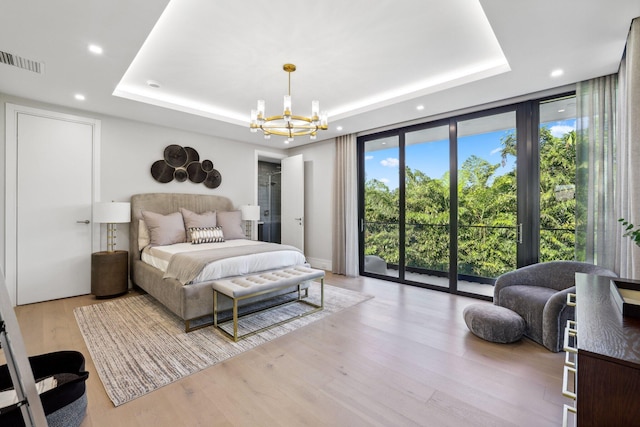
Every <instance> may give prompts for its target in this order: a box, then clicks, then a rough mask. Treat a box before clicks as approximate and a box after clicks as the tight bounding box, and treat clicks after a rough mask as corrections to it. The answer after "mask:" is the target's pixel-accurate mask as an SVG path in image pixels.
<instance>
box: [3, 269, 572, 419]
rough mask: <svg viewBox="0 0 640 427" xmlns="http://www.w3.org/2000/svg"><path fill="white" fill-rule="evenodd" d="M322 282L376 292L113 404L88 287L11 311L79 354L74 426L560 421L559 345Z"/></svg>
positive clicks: (406, 289)
mask: <svg viewBox="0 0 640 427" xmlns="http://www.w3.org/2000/svg"><path fill="white" fill-rule="evenodd" d="M325 282H326V283H327V284H331V285H334V286H340V287H343V288H346V289H351V290H356V291H360V292H364V293H367V294H370V295H373V296H374V298H373V299H371V300H368V301H366V302H364V303H361V304H359V305H357V306H355V307H351V308H349V309H347V310H344V311H342V312H339V313H336V314H334V315H331V316H329V317H326V318H324V319H321V320H319V321H317V322H315V323H312V324H311V325H308V326H306V327H304V328H301V329H298V330H296V331H294V332H292V333H290V334H287V335H285V336H282V337H280V338H277V339H275V340H273V341H271V342H268V343H266V344H263V345H261V346H258V347H256V348H254V349H252V350H250V351H248V352H245V353H242V354H240V355H238V356H236V357H234V358H232V359H229V360H227V361H225V362H223V363H220V364H218V365H216V366H213V367H211V368H207V369H205V370H203V371H201V372H198V373H196V374H193V375H191V376H189V377H187V378H183V379H182V380H179V381H176V382H175V383H172V384H169V385H167V386H165V387H162V388H161V389H159V390H157V391H155V392H152V393H150V394H148V395H146V396H143V397H141V398H138V399H135V400H133V401H131V402H128V403H126V404H124V405H121V406H119V407H117V408H115V407H113V404H112V403H111V401H110V400H109V398H108V397H107V395H106V393H105V391H104V388H103V386H102V383H101V382H100V379H99V378H98V375H97V373H96V370H95V366H94V364H93V361H92V360H91V357H90V355H89V353H88V350H87V347H86V345H85V343H84V340H83V338H82V335H81V333H80V331H79V329H78V326H77V324H76V322H75V317H74V315H73V309H74V308H75V307H78V306H83V305H88V304H96V303H101V302H102V301H99V300H96V299H95V298H94V297H93V296H90V295H86V296H80V297H75V298H68V299H63V300H57V301H48V302H44V303H37V304H30V305H26V306H20V307H16V314H17V317H18V321H19V324H20V328H21V331H22V334H23V337H24V340H25V345H26V347H27V352H28V353H29V354H40V353H45V352H50V351H56V350H63V349H64V350H78V351H81V352H82V353H83V354H84V355H85V358H86V359H87V363H86V366H87V370H88V371H89V372H90V377H89V380H88V381H87V394H88V400H89V408H88V414H87V417H86V418H85V421H84V422H83V424H82V426H83V427H102V426H113V425H118V426H153V427H164V426H176V425H180V426H183V425H184V426H273V425H281V426H298V425H313V426H316V425H318V426H320V425H327V426H329V425H332V426H333V425H349V426H376V425H380V426H388V425H403V426H404V425H407V426H410V425H429V426H459V425H462V424H461V423H463V424H464V425H471V426H473V425H476V426H484V425H492V423H493V425H505V426H506V425H518V426H554V425H559V424H560V422H561V419H562V405H563V404H564V403H568V402H569V401H568V400H567V399H565V398H563V397H562V395H561V391H560V389H561V383H562V364H563V361H564V359H563V355H562V354H555V353H550V352H548V351H547V350H546V349H544V348H543V347H541V346H539V345H537V344H535V343H533V342H531V341H528V340H523V341H520V342H518V343H514V344H508V345H501V344H493V343H488V342H486V341H483V340H481V339H479V338H477V337H475V336H474V335H472V334H471V333H470V332H469V331H468V329H467V328H466V325H465V324H464V320H463V318H462V311H463V310H464V307H466V306H468V305H469V304H473V303H477V302H478V301H477V300H474V299H471V298H467V297H461V296H454V295H449V294H445V293H442V292H437V291H431V290H426V289H421V288H417V287H411V286H406V285H400V284H397V283H391V282H385V281H380V280H376V279H372V278H363V277H359V278H348V277H345V276H338V275H333V274H330V273H327V277H326V281H325ZM137 294H139V293H138V292H137V291H132V292H130V293H129V294H128V295H125V296H122V297H120V298H126V297H129V296H132V295H137ZM0 357H1V356H0Z"/></svg>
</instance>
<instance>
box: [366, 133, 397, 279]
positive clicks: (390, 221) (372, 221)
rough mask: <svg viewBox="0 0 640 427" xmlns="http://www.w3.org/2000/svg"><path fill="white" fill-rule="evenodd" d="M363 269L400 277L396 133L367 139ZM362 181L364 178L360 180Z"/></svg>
mask: <svg viewBox="0 0 640 427" xmlns="http://www.w3.org/2000/svg"><path fill="white" fill-rule="evenodd" d="M363 160H364V190H363V191H364V203H363V204H364V209H363V215H362V216H361V233H362V236H363V237H362V238H363V239H364V245H363V248H364V259H363V262H364V271H365V272H367V273H371V274H378V275H383V276H391V277H399V269H398V264H399V260H400V226H399V224H400V222H399V221H400V219H399V218H400V205H399V203H400V198H399V186H398V183H399V164H400V150H399V138H398V136H397V135H394V136H389V137H385V136H382V137H380V138H376V139H372V140H368V141H365V142H364V159H363ZM361 182H362V180H361Z"/></svg>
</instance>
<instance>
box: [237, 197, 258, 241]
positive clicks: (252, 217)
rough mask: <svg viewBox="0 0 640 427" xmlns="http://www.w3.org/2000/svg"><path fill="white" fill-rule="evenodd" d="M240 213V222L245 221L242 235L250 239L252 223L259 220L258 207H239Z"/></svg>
mask: <svg viewBox="0 0 640 427" xmlns="http://www.w3.org/2000/svg"><path fill="white" fill-rule="evenodd" d="M240 212H242V220H243V221H245V229H244V234H245V236H247V238H249V239H251V237H252V236H251V234H252V225H253V221H259V220H260V206H258V205H242V206H240Z"/></svg>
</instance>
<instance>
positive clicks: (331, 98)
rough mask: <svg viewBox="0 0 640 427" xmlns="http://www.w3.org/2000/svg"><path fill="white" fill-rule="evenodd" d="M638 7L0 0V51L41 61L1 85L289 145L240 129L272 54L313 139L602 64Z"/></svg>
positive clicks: (460, 104)
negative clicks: (319, 115)
mask: <svg viewBox="0 0 640 427" xmlns="http://www.w3.org/2000/svg"><path fill="white" fill-rule="evenodd" d="M636 16H640V2H639V1H638V0H607V1H606V2H605V1H602V0H599V1H596V0H538V1H528V2H525V1H513V0H512V1H503V0H480V1H476V0H446V1H445V0H376V1H372V0H349V1H344V0H340V1H339V0H322V1H315V2H305V1H284V0H271V1H269V2H265V1H259V0H245V1H235V2H232V1H213V0H173V1H170V2H169V1H168V0H145V1H135V2H134V1H130V0H110V1H96V0H92V1H89V0H85V1H82V2H78V1H73V0H58V1H55V2H52V1H48V0H30V1H3V2H1V3H0V51H4V52H8V53H11V54H13V55H18V56H21V57H23V58H27V59H31V60H34V61H38V62H42V63H43V64H44V71H43V73H41V74H38V73H34V72H32V71H27V70H24V69H20V68H18V67H13V66H10V65H6V64H0V92H2V93H6V94H9V95H15V96H20V97H24V98H29V99H34V100H38V101H43V102H47V103H52V104H57V105H63V106H66V107H72V108H79V109H82V110H88V111H93V112H96V113H102V114H108V115H113V116H119V117H126V118H131V119H134V120H141V121H145V122H150V123H155V124H159V125H165V126H171V127H176V128H180V129H187V130H191V131H195V132H200V133H204V134H208V135H214V136H219V137H224V138H229V139H233V140H239V141H245V142H250V143H256V144H266V145H271V146H277V147H278V148H286V147H287V146H285V145H284V142H283V141H284V138H276V137H273V138H272V139H271V140H269V141H264V139H263V138H262V137H260V136H259V135H257V134H252V133H250V132H249V130H248V121H249V113H250V110H251V109H252V108H255V104H256V100H257V99H265V100H266V103H267V111H266V112H267V115H273V114H281V113H282V96H283V95H284V94H285V93H286V92H287V74H286V73H285V72H284V71H282V65H283V64H284V63H287V62H291V63H294V64H295V65H296V66H297V71H296V72H295V73H293V74H292V75H291V94H292V99H293V112H294V114H299V115H309V114H310V112H311V100H312V99H318V100H319V101H320V107H321V109H322V110H326V111H327V112H328V114H329V124H330V126H329V128H330V129H329V130H328V131H326V132H323V133H322V134H320V135H319V136H318V139H319V140H322V139H326V138H331V137H335V136H338V135H341V134H347V133H355V132H360V131H365V130H369V129H374V128H377V127H382V126H387V125H390V124H394V123H400V122H404V121H409V120H415V119H419V118H421V117H429V116H433V115H436V114H440V113H444V112H448V111H454V110H458V109H461V108H465V107H470V106H474V105H481V104H485V103H488V102H493V101H497V100H502V99H507V98H511V97H515V96H519V95H524V94H529V93H533V92H537V91H542V90H546V89H550V88H554V87H560V86H564V85H566V84H570V83H575V82H578V81H582V80H586V79H589V78H593V77H597V76H602V75H606V74H610V73H613V72H615V71H617V68H618V64H619V62H620V58H621V56H622V53H623V50H624V45H625V40H626V36H627V33H628V30H629V26H630V23H631V20H632V19H633V18H634V17H636ZM90 44H97V45H100V46H101V47H102V48H103V49H104V53H103V54H102V55H94V54H92V53H90V52H89V51H88V46H89V45H90ZM555 69H563V70H564V74H563V75H562V76H560V77H551V75H550V73H551V72H552V71H553V70H555ZM149 80H153V81H155V82H157V83H159V84H160V87H159V88H152V87H149V86H148V84H147V82H148V81H149ZM77 93H81V94H83V95H84V96H85V97H86V99H85V100H84V101H77V100H76V99H74V95H75V94H77ZM418 105H422V106H424V109H422V110H418V109H417V106H418ZM338 126H341V127H342V130H338ZM308 142H309V139H308V137H301V138H296V141H295V142H293V143H292V144H291V145H289V146H288V147H291V146H296V145H300V144H305V143H308Z"/></svg>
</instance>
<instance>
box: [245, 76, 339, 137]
mask: <svg viewBox="0 0 640 427" xmlns="http://www.w3.org/2000/svg"><path fill="white" fill-rule="evenodd" d="M282 69H283V70H284V71H286V72H287V74H288V75H289V92H288V93H287V95H285V96H284V111H283V113H282V115H279V116H269V117H267V116H266V115H265V102H264V100H259V101H258V108H257V109H256V110H251V124H250V129H251V132H258V130H262V133H263V134H264V137H265V139H269V138H270V137H271V135H280V136H286V137H287V141H289V142H291V141H293V138H294V137H296V136H304V135H309V137H310V138H311V139H316V136H317V134H318V131H319V130H327V129H328V128H329V122H328V120H327V113H326V112H322V113H321V112H320V103H319V102H318V101H312V102H311V116H310V117H306V116H297V115H295V114H293V113H292V112H291V73H293V72H294V71H295V70H296V66H295V65H293V64H284V65H283V66H282Z"/></svg>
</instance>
